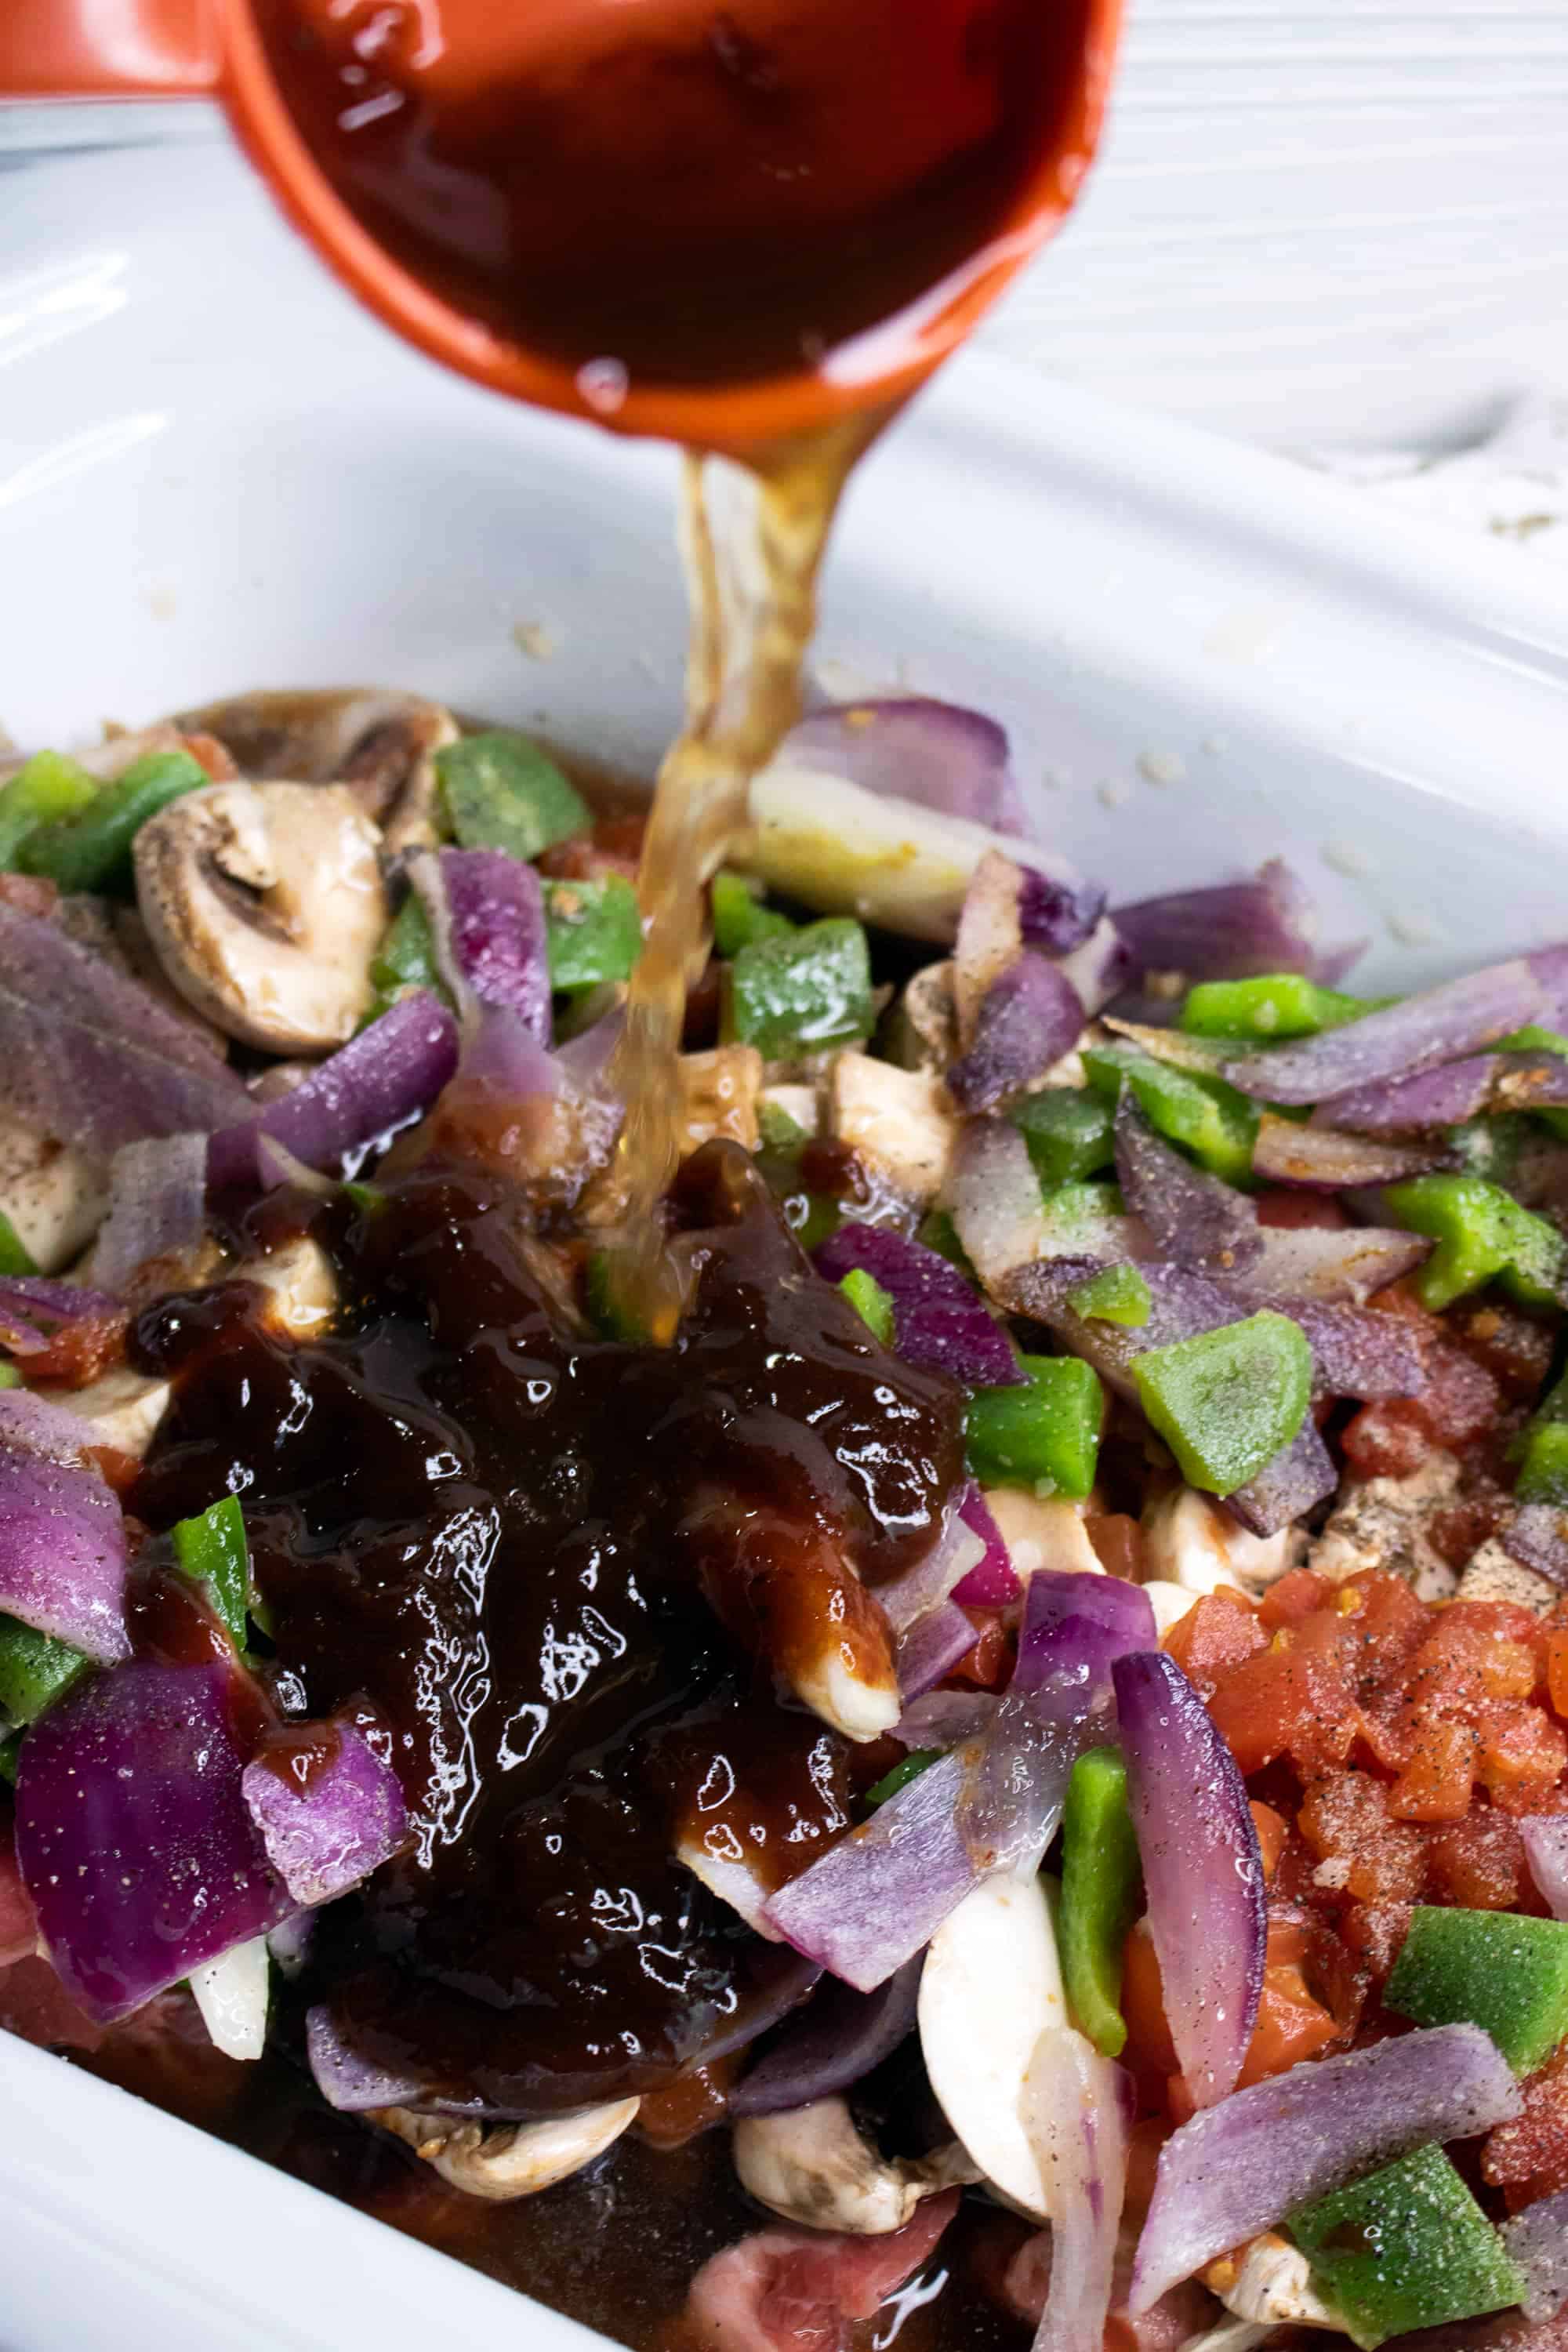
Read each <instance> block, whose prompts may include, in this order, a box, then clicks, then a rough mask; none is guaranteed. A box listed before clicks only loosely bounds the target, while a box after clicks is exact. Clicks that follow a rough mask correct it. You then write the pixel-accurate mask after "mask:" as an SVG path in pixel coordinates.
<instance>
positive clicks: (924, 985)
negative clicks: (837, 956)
mask: <svg viewBox="0 0 1568 2352" xmlns="http://www.w3.org/2000/svg"><path fill="white" fill-rule="evenodd" d="M886 1042H887V1053H888V1058H889V1061H893V1062H897V1063H898V1064H899V1065H900V1068H902V1069H906V1070H925V1071H928V1072H929V1073H930V1075H931V1076H932V1077H940V1076H942V1072H943V1070H945V1069H946V1067H947V1066H948V1064H949V1063H950V1062H955V1061H956V1060H957V1059H958V1013H957V1009H956V1007H955V1006H954V1003H953V1000H952V960H951V958H946V957H944V958H943V960H942V962H941V963H929V964H927V965H926V967H925V969H924V970H923V971H917V972H916V974H915V976H914V978H913V979H912V980H911V981H910V982H908V983H907V984H906V986H905V988H904V991H903V993H902V994H901V995H900V998H899V1000H898V1003H896V1004H895V1005H894V1006H893V1008H892V1010H891V1012H890V1013H889V1015H888V1019H887V1024H886Z"/></svg>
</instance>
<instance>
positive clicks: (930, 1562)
mask: <svg viewBox="0 0 1568 2352" xmlns="http://www.w3.org/2000/svg"><path fill="white" fill-rule="evenodd" d="M982 1559H984V1539H983V1538H981V1537H979V1536H977V1535H976V1534H975V1533H974V1530H973V1528H971V1527H969V1526H968V1525H967V1524H966V1523H965V1521H964V1518H963V1513H962V1512H961V1511H959V1510H957V1509H950V1510H949V1513H948V1516H947V1518H946V1521H945V1523H944V1525H943V1527H942V1533H941V1534H940V1535H939V1536H938V1538H937V1539H936V1541H935V1542H934V1543H933V1544H931V1546H930V1547H929V1548H928V1549H927V1550H926V1551H925V1552H924V1554H923V1555H922V1556H921V1559H917V1560H916V1562H915V1563H914V1566H913V1567H912V1568H908V1569H906V1570H904V1573H903V1574H902V1576H899V1577H895V1578H894V1579H893V1580H892V1581H891V1583H889V1584H882V1585H879V1586H878V1588H877V1599H878V1601H879V1603H880V1605H881V1611H882V1614H883V1616H884V1617H885V1618H886V1619H887V1621H888V1622H889V1625H890V1626H891V1627H892V1630H893V1632H894V1633H907V1632H908V1630H909V1628H910V1626H911V1625H913V1624H914V1623H915V1622H917V1620H918V1619H920V1618H922V1617H924V1616H926V1615H927V1614H929V1612H931V1610H933V1609H940V1608H941V1607H942V1603H943V1602H944V1601H949V1600H951V1599H952V1594H953V1592H954V1591H956V1589H957V1587H958V1586H959V1585H960V1584H962V1583H963V1580H964V1578H965V1577H966V1576H968V1575H969V1573H970V1571H971V1570H973V1569H974V1568H977V1567H978V1566H979V1564H980V1562H981V1560H982Z"/></svg>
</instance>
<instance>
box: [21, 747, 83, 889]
mask: <svg viewBox="0 0 1568 2352" xmlns="http://www.w3.org/2000/svg"><path fill="white" fill-rule="evenodd" d="M97 798H98V781H97V778H96V777H93V776H89V774H88V772H87V770H86V769H85V768H82V767H79V766H78V765H77V762H76V761H74V760H70V759H68V758H67V757H66V754H65V753H64V752H63V751H35V752H34V754H33V756H32V758H31V759H30V760H29V761H28V762H27V764H26V767H25V768H21V769H18V771H17V772H16V775H14V776H13V777H12V779H11V781H10V782H9V783H8V784H7V785H6V786H5V790H4V791H3V792H0V872H7V873H9V872H14V871H15V869H16V853H17V851H18V850H19V849H20V848H21V846H22V844H23V843H24V842H25V841H26V838H27V836H28V835H29V834H31V833H37V831H38V829H39V827H40V826H42V825H52V824H68V823H69V822H70V820H71V819H72V818H73V817H79V816H80V814H81V813H82V811H83V810H84V809H85V808H86V807H87V806H88V803H89V802H91V801H95V800H96V799H97Z"/></svg>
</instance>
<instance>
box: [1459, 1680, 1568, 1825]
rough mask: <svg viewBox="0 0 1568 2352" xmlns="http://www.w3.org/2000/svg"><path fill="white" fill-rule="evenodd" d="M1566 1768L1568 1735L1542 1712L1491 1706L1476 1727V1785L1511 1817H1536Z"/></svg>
mask: <svg viewBox="0 0 1568 2352" xmlns="http://www.w3.org/2000/svg"><path fill="white" fill-rule="evenodd" d="M1564 1764H1568V1735H1565V1734H1564V1732H1563V1727H1562V1726H1561V1725H1560V1724H1557V1723H1553V1721H1552V1717H1550V1716H1549V1715H1548V1714H1547V1712H1546V1709H1545V1708H1544V1707H1543V1706H1528V1705H1527V1704H1526V1703H1525V1702H1523V1701H1522V1700H1510V1701H1508V1702H1505V1703H1502V1704H1500V1705H1496V1706H1492V1707H1491V1708H1490V1710H1489V1712H1488V1714H1487V1716H1486V1717H1485V1719H1484V1720H1483V1722H1482V1725H1481V1759H1480V1780H1481V1782H1482V1785H1483V1786H1484V1787H1485V1788H1486V1789H1488V1790H1489V1791H1490V1794H1491V1798H1492V1801H1493V1803H1494V1804H1498V1805H1500V1806H1502V1808H1503V1809H1504V1811H1507V1812H1510V1813H1533V1812H1535V1811H1539V1809H1540V1807H1541V1804H1542V1801H1543V1800H1544V1799H1545V1798H1546V1797H1548V1796H1550V1794H1551V1793H1552V1790H1553V1789H1554V1788H1555V1787H1556V1785H1557V1782H1558V1780H1559V1779H1560V1778H1561V1776H1562V1772H1563V1766H1564Z"/></svg>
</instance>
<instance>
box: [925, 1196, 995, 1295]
mask: <svg viewBox="0 0 1568 2352" xmlns="http://www.w3.org/2000/svg"><path fill="white" fill-rule="evenodd" d="M915 1239H916V1241H918V1242H921V1243H923V1244H924V1245H925V1247H926V1248H927V1249H929V1250H935V1252H936V1254H937V1255H938V1257H944V1258H946V1260H947V1262H948V1264H949V1265H955V1266H956V1267H957V1268H958V1270H959V1272H960V1274H961V1275H963V1278H964V1280H965V1281H966V1282H972V1283H973V1286H974V1287H975V1289H976V1290H978V1289H979V1288H980V1287H981V1281H980V1276H978V1275H977V1274H976V1273H975V1271H974V1268H973V1265H972V1264H971V1263H970V1257H969V1252H968V1251H967V1250H966V1249H965V1248H964V1246H963V1243H962V1242H961V1241H960V1240H959V1238H958V1227H957V1226H956V1225H955V1224H954V1223H953V1222H952V1218H951V1217H950V1216H949V1214H948V1213H947V1211H946V1210H945V1209H928V1210H927V1212H926V1213H925V1215H924V1216H923V1217H922V1218H921V1221H920V1223H919V1224H918V1225H917V1226H916V1228H915Z"/></svg>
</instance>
